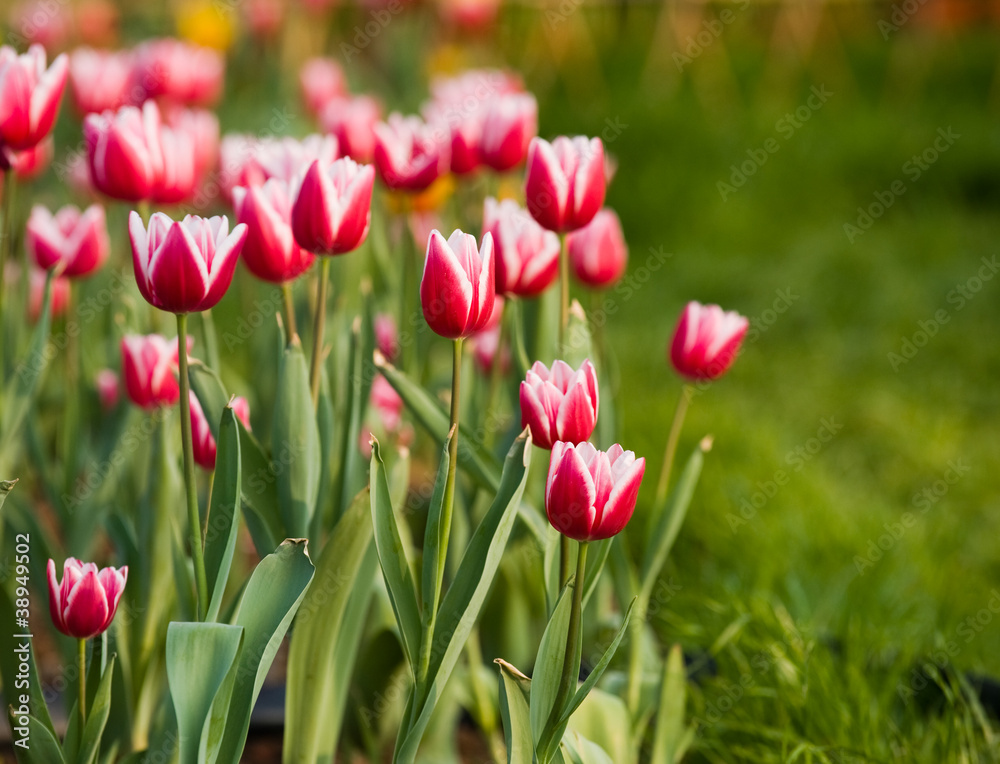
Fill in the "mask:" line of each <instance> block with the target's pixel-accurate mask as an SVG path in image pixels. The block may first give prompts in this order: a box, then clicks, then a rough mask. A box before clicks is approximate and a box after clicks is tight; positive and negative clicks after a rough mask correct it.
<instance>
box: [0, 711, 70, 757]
mask: <svg viewBox="0 0 1000 764" xmlns="http://www.w3.org/2000/svg"><path fill="white" fill-rule="evenodd" d="M14 710H15V706H13V705H11V706H9V707H8V709H7V720H8V721H9V722H10V728H11V731H12V739H13V743H12V745H13V748H14V753H15V755H16V756H17V760H18V762H20V764H66V758H65V757H64V756H63V752H62V748H60V747H59V741H58V740H56V735H55V733H54V732H53V731H52V730H50V729H49V728H48V726H47V725H46V724H45V723H44V722H42V721H41V720H39V719H36V718H35V717H34V716H31V715H24V716H20V715H15V714H14ZM22 719H24V720H25V721H21V720H22ZM20 741H24V742H23V743H22V742H20Z"/></svg>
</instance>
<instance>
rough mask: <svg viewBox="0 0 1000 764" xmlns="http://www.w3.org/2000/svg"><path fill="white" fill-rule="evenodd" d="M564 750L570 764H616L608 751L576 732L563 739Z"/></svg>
mask: <svg viewBox="0 0 1000 764" xmlns="http://www.w3.org/2000/svg"><path fill="white" fill-rule="evenodd" d="M563 750H564V751H565V752H566V755H565V757H564V760H566V761H568V762H570V764H614V760H613V759H612V758H611V757H610V756H609V755H608V752H607V751H605V750H604V749H603V748H601V746H599V745H598V744H597V743H595V742H593V741H592V740H587V739H586V738H585V737H583V736H582V735H581V734H580V733H578V732H575V731H570V732H568V733H567V734H566V736H565V737H564V738H563Z"/></svg>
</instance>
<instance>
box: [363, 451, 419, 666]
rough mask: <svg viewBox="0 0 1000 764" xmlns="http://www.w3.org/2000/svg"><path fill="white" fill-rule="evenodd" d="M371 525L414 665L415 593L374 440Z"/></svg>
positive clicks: (416, 638)
mask: <svg viewBox="0 0 1000 764" xmlns="http://www.w3.org/2000/svg"><path fill="white" fill-rule="evenodd" d="M370 480H371V483H370V485H371V509H372V525H373V526H374V528H375V548H376V549H377V550H378V560H379V564H380V565H381V566H382V575H383V576H384V577H385V584H386V587H387V588H388V590H389V600H390V602H391V603H392V610H393V612H394V613H395V615H396V623H397V624H398V625H399V634H400V637H401V639H402V642H403V649H404V650H405V651H406V657H407V661H408V663H409V664H410V666H411V667H412V666H415V665H416V662H417V657H418V656H419V655H420V609H419V608H418V607H417V592H416V589H415V588H414V584H413V576H412V575H411V574H410V564H409V562H408V561H407V559H406V550H405V549H404V548H403V542H402V541H401V540H400V538H399V529H398V528H397V527H396V513H395V512H393V511H392V500H391V499H390V498H389V485H388V483H387V482H386V475H385V465H384V464H383V463H382V454H381V450H380V448H379V444H378V441H377V440H373V441H372V467H371V478H370Z"/></svg>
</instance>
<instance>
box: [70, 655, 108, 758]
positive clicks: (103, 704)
mask: <svg viewBox="0 0 1000 764" xmlns="http://www.w3.org/2000/svg"><path fill="white" fill-rule="evenodd" d="M114 674H115V656H113V655H112V656H111V657H110V659H109V660H108V665H107V666H106V667H105V669H104V673H103V674H102V675H101V683H100V684H99V685H98V686H97V692H96V693H95V694H94V701H93V703H92V704H91V707H90V708H89V709H87V723H86V728H85V729H84V731H83V739H82V741H81V743H80V755H79V757H78V758H77V764H93V762H95V761H96V760H97V753H98V751H99V750H100V747H101V738H102V737H103V736H104V727H105V726H106V725H107V723H108V716H109V715H110V714H111V683H112V681H113V679H114Z"/></svg>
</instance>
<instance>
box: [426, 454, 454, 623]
mask: <svg viewBox="0 0 1000 764" xmlns="http://www.w3.org/2000/svg"><path fill="white" fill-rule="evenodd" d="M450 444H451V437H448V438H446V439H445V442H444V447H443V448H442V450H441V460H440V462H439V463H438V471H437V477H436V478H435V480H434V490H433V491H432V492H431V503H430V508H429V509H428V511H427V527H426V528H425V529H424V548H423V557H424V559H423V563H424V564H423V575H422V580H421V585H422V589H421V592H422V594H423V600H422V601H423V614H422V615H423V621H422V623H423V625H424V628H426V627H427V624H428V623H430V620H431V617H432V616H433V615H434V614H433V613H431V608H432V607H434V605H435V602H434V590H435V588H436V587H437V585H438V581H440V580H441V576H442V571H443V568H444V562H445V558H446V556H447V554H448V550H447V549H445V548H443V544H442V542H443V541H444V539H443V538H442V534H443V533H444V530H445V529H444V528H443V527H442V525H441V513H442V511H443V510H444V489H445V483H447V482H448V465H449V464H450V463H451V459H450V455H449V453H448V449H449V447H450Z"/></svg>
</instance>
